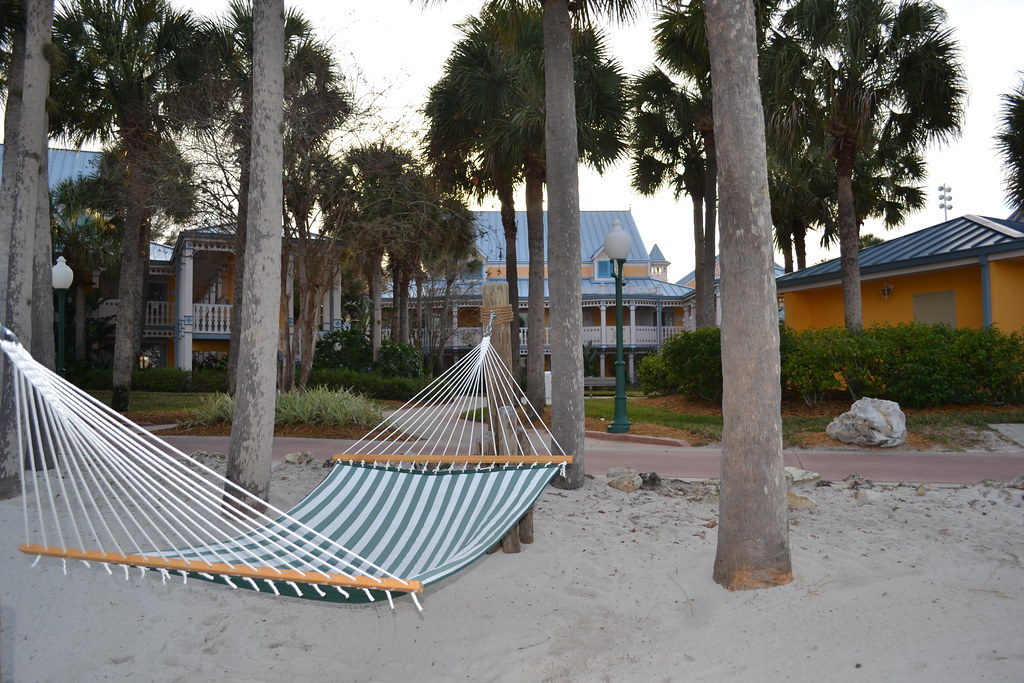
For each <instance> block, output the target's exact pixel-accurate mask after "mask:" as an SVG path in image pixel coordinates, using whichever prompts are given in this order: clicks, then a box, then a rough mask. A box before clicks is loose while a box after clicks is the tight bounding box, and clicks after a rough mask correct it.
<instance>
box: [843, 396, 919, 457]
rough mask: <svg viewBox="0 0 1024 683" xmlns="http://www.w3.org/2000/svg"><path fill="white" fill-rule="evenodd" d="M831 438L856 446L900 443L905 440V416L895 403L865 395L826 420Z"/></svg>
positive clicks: (883, 445) (886, 446)
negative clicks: (828, 421)
mask: <svg viewBox="0 0 1024 683" xmlns="http://www.w3.org/2000/svg"><path fill="white" fill-rule="evenodd" d="M825 431H826V432H827V433H828V435H829V436H831V437H832V438H833V439H838V440H839V441H842V442H843V443H852V444H857V445H858V446H882V447H883V448H892V447H894V446H902V445H903V443H904V442H905V441H906V440H907V418H906V416H905V415H904V414H903V411H902V410H900V406H899V404H898V403H896V402H894V401H886V400H884V399H880V398H868V397H864V398H862V399H860V400H858V401H856V402H855V403H854V404H853V405H852V406H851V407H850V410H849V411H847V412H845V413H843V414H842V415H840V416H839V417H837V418H836V419H834V420H832V422H830V423H829V425H828V427H826V428H825Z"/></svg>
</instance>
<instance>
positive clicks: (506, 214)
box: [425, 8, 625, 410]
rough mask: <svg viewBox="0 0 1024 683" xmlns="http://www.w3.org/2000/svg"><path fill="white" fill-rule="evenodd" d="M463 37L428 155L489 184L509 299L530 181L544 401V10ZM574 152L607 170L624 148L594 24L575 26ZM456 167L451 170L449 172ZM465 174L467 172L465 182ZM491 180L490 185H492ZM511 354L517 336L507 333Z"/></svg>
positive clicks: (480, 25)
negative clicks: (497, 207) (522, 201)
mask: <svg viewBox="0 0 1024 683" xmlns="http://www.w3.org/2000/svg"><path fill="white" fill-rule="evenodd" d="M463 31H464V38H463V39H462V40H460V41H459V43H458V44H457V45H456V47H455V49H454V51H453V54H452V56H451V57H450V58H449V60H448V62H447V64H446V67H445V75H444V77H442V79H441V80H440V81H439V82H438V83H437V85H435V86H434V88H433V89H432V90H431V96H430V99H429V100H428V103H427V106H426V108H425V112H426V113H427V116H428V120H429V121H430V129H429V131H428V135H427V155H428V158H429V159H431V161H432V162H433V165H434V167H435V168H439V169H441V170H442V171H444V170H445V169H448V174H449V175H454V176H456V177H461V178H467V177H468V178H469V184H470V186H471V187H473V188H474V189H475V190H476V191H477V192H481V191H487V190H490V191H493V192H494V193H495V194H497V195H498V197H499V201H500V202H501V207H502V224H503V228H504V231H505V244H506V247H505V251H506V281H507V282H508V284H509V300H510V303H512V305H513V307H514V308H516V307H518V303H517V302H518V291H517V290H518V274H517V272H516V266H517V258H516V223H515V207H514V206H513V204H512V194H513V188H514V186H515V184H516V183H517V182H518V180H519V179H523V180H524V181H525V185H526V212H527V233H528V237H527V239H528V245H529V259H530V269H529V273H530V286H529V298H530V299H529V309H528V314H527V316H528V317H527V320H528V322H527V331H528V339H527V395H528V396H529V398H530V401H531V402H532V403H534V405H535V407H537V408H538V410H539V409H540V408H542V407H543V405H544V384H543V382H544V253H543V251H544V223H543V213H544V207H543V187H544V182H545V179H546V175H547V165H546V161H545V149H544V111H545V109H544V88H543V84H544V73H543V64H544V45H543V26H542V15H541V12H540V11H539V10H536V9H530V8H517V9H512V10H508V9H499V8H492V9H488V10H487V11H485V12H483V13H482V14H481V16H480V17H479V18H471V19H469V20H467V21H466V22H465V24H464V25H463ZM573 40H574V43H573V48H574V49H573V60H574V62H575V64H574V72H575V74H576V78H575V90H576V113H577V116H576V118H577V136H578V143H577V145H578V149H579V153H580V157H581V158H582V159H583V161H584V162H586V163H588V164H589V165H591V166H593V167H594V168H596V169H597V170H598V171H601V170H603V169H604V168H605V167H606V166H607V164H609V163H611V162H612V161H614V160H615V159H616V158H617V157H618V156H619V155H620V153H621V152H622V150H623V148H624V144H623V142H622V139H621V138H622V133H623V128H624V121H625V106H624V97H623V94H624V80H625V79H624V77H623V75H622V71H621V69H620V67H619V65H618V64H617V63H616V62H615V61H613V60H611V59H610V58H609V57H608V54H607V48H606V46H605V39H604V36H603V34H602V33H601V32H599V31H596V30H594V29H593V28H586V27H585V28H580V29H577V30H576V31H574V34H573ZM452 171H455V173H452ZM463 182H464V183H465V181H463ZM492 187H493V189H491V188H492ZM512 337H513V338H512V342H511V343H512V346H513V350H514V356H513V357H518V354H519V339H518V335H515V334H513V335H512Z"/></svg>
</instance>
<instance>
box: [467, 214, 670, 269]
mask: <svg viewBox="0 0 1024 683" xmlns="http://www.w3.org/2000/svg"><path fill="white" fill-rule="evenodd" d="M473 213H474V214H475V215H476V222H477V227H479V228H480V232H481V234H480V238H479V239H478V241H477V246H478V247H479V249H480V252H481V253H482V254H483V255H484V258H485V259H486V260H487V261H488V262H489V263H504V262H505V230H504V228H502V226H501V212H500V211H474V212H473ZM614 220H618V221H619V222H620V223H622V229H623V230H625V231H626V232H628V233H629V234H630V236H631V237H632V238H633V248H632V250H630V252H629V257H628V258H627V260H628V261H648V260H650V257H649V256H648V255H647V249H646V247H644V241H643V239H641V237H640V231H639V230H637V227H636V221H634V220H633V214H632V213H630V212H629V211H580V261H581V262H582V261H591V260H593V258H594V257H595V256H597V254H598V253H599V252H600V251H601V250H602V249H604V235H605V233H606V232H608V231H609V230H611V228H612V221H614ZM516 227H517V234H516V260H517V261H518V262H520V263H528V262H529V261H530V252H529V248H528V245H527V242H526V212H525V211H517V212H516ZM547 246H548V213H547V211H545V212H544V254H545V262H546V261H547V258H546V257H547Z"/></svg>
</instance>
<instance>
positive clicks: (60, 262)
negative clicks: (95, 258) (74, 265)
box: [51, 256, 75, 289]
mask: <svg viewBox="0 0 1024 683" xmlns="http://www.w3.org/2000/svg"><path fill="white" fill-rule="evenodd" d="M51 276H52V277H53V288H54V289H67V288H68V287H70V286H71V283H72V282H74V280H75V273H74V271H73V270H71V267H70V266H68V263H67V261H65V260H64V257H63V256H59V257H57V263H55V264H54V266H53V271H52V272H51Z"/></svg>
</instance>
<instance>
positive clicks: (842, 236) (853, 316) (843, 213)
mask: <svg viewBox="0 0 1024 683" xmlns="http://www.w3.org/2000/svg"><path fill="white" fill-rule="evenodd" d="M854 154H855V150H854V146H853V143H852V142H850V141H844V144H843V146H842V147H840V149H839V154H838V155H837V156H836V193H837V196H838V199H839V270H840V272H841V273H842V278H843V321H844V323H845V325H846V328H847V329H849V330H859V329H860V328H861V327H862V326H863V325H864V318H863V312H862V311H861V301H860V253H859V252H860V226H858V225H857V213H856V210H855V208H854V206H853V159H854Z"/></svg>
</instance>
